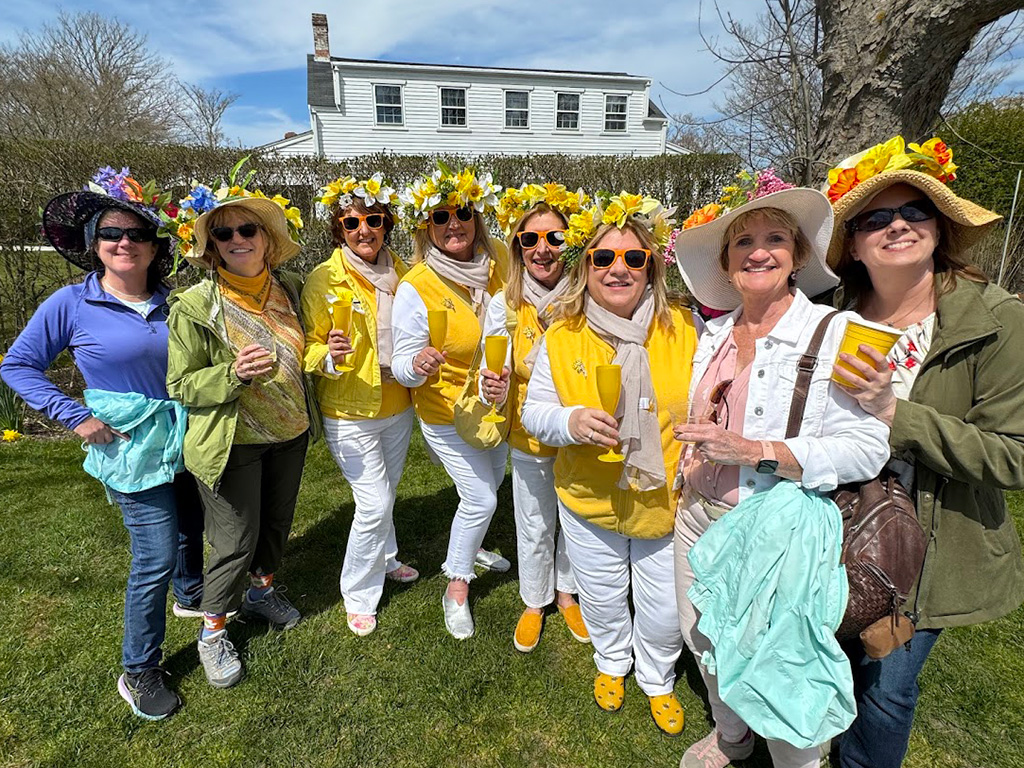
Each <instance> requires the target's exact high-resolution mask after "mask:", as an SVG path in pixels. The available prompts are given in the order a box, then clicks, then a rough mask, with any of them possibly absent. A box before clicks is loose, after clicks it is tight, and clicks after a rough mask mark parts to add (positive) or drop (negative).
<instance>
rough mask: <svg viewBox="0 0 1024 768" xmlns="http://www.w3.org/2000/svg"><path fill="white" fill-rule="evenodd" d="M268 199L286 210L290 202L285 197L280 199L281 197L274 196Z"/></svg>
mask: <svg viewBox="0 0 1024 768" xmlns="http://www.w3.org/2000/svg"><path fill="white" fill-rule="evenodd" d="M270 199H271V200H273V201H274V202H275V203H277V204H278V205H280V206H281V207H282V208H287V207H288V203H290V202H291V200H289V199H288V198H287V197H282V196H281V195H274V196H273V197H272V198H270Z"/></svg>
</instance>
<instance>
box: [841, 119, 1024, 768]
mask: <svg viewBox="0 0 1024 768" xmlns="http://www.w3.org/2000/svg"><path fill="white" fill-rule="evenodd" d="M878 169H883V170H878ZM955 169H956V166H955V165H953V163H952V153H951V152H950V151H949V149H948V148H947V147H946V146H945V144H943V143H942V142H941V141H940V140H939V139H932V140H931V141H928V142H926V143H925V144H923V145H921V146H918V145H916V144H911V145H909V147H907V146H905V145H904V142H903V139H902V138H900V137H896V138H894V139H892V140H891V141H889V142H886V143H884V144H880V145H878V146H876V147H873V148H872V149H870V150H868V151H867V152H866V153H861V154H860V155H857V156H854V157H853V158H850V159H849V160H847V161H844V162H843V163H842V164H841V165H840V167H838V168H836V169H834V170H833V171H832V172H831V173H830V174H829V198H830V199H831V200H832V203H833V207H834V210H835V215H836V231H835V235H834V236H833V239H832V243H831V246H830V250H829V264H830V266H832V267H833V269H834V270H835V271H836V273H837V274H838V275H839V276H840V278H842V280H843V298H842V301H843V303H845V304H846V305H848V306H850V307H852V308H853V309H855V310H857V311H858V312H860V314H861V315H863V316H864V317H865V318H866V319H867V320H871V321H873V322H877V323H884V324H887V325H889V326H892V327H894V328H898V329H901V330H902V331H903V336H902V337H901V338H900V339H899V340H898V341H897V342H896V346H895V347H894V348H893V350H892V351H891V352H890V353H889V355H888V358H883V357H882V356H881V355H880V354H878V353H877V352H874V350H870V348H869V347H866V346H864V345H862V346H861V347H860V349H861V351H862V352H864V353H865V354H869V356H870V357H871V358H872V359H874V360H875V364H876V365H875V368H876V369H875V370H872V368H871V367H870V366H868V365H866V364H865V363H863V362H860V361H858V360H857V359H856V358H854V357H852V356H850V355H844V356H843V359H844V361H845V362H847V363H848V364H850V365H851V366H853V367H854V368H856V369H857V370H858V371H859V372H860V373H861V374H862V376H856V375H854V374H850V373H847V372H845V371H844V369H843V368H840V367H839V366H835V367H834V371H835V372H836V373H837V374H838V375H840V376H843V378H844V379H846V380H847V381H848V382H849V385H850V389H851V391H852V393H853V395H854V396H855V397H856V398H857V400H858V401H859V402H860V404H861V406H862V407H863V408H864V409H865V410H867V411H869V412H870V413H873V414H875V415H876V416H878V417H879V418H880V419H882V420H883V421H885V422H886V423H887V424H889V425H890V426H891V428H892V432H891V436H890V445H891V449H892V459H891V460H890V468H892V469H894V470H895V471H896V472H898V473H899V475H900V477H901V480H902V481H903V483H904V485H905V486H906V487H907V488H908V489H912V491H913V494H912V495H913V497H914V499H915V501H916V506H917V514H918V519H919V521H920V523H921V525H922V527H923V528H924V530H925V532H926V533H927V535H928V549H927V553H926V555H925V561H924V566H923V569H922V571H921V575H920V578H919V579H918V583H917V584H916V585H915V588H914V590H913V591H912V593H911V595H910V597H909V599H908V601H907V602H906V604H905V605H904V610H905V611H906V613H907V615H908V616H909V617H910V618H911V620H913V621H916V624H917V631H916V634H915V635H914V637H913V639H912V640H911V642H910V644H909V652H904V651H903V650H897V651H895V652H893V653H891V654H889V655H888V656H886V657H885V658H884V659H880V660H873V659H871V658H868V657H867V656H866V655H865V654H864V650H863V648H861V647H860V644H859V643H858V644H857V647H856V648H849V649H848V650H847V653H848V654H849V655H850V658H851V661H852V663H853V665H854V682H855V688H856V697H857V710H858V716H857V720H856V721H855V722H854V724H853V726H852V727H851V728H850V730H849V731H847V732H846V733H845V734H844V736H843V737H842V741H841V743H840V756H841V765H842V766H843V768H854V767H857V768H859V767H861V766H870V767H871V768H888V767H889V766H899V765H900V764H901V763H902V761H903V756H904V755H905V754H906V750H907V743H908V740H909V737H910V728H911V724H912V721H913V716H914V708H915V706H916V704H917V696H918V686H917V676H918V674H919V673H920V671H921V668H922V666H923V665H924V662H925V660H926V659H927V657H928V653H929V652H930V651H931V649H932V646H933V645H934V644H935V642H936V640H937V639H938V636H939V633H940V632H941V631H942V629H944V628H946V627H958V626H964V625H968V624H977V623H980V622H983V621H989V620H991V619H995V618H998V617H1000V616H1003V615H1005V614H1007V613H1009V612H1010V611H1012V610H1014V609H1015V608H1016V607H1017V606H1018V605H1020V603H1021V601H1022V600H1024V565H1022V559H1021V545H1020V539H1019V538H1018V535H1017V531H1016V530H1015V528H1014V525H1013V520H1012V518H1011V517H1010V515H1009V512H1008V511H1007V507H1006V501H1005V499H1004V496H1003V492H1004V491H1006V490H1019V489H1022V488H1024V389H1022V385H1021V382H1024V355H1021V354H1020V347H1021V343H1022V341H1024V306H1022V305H1021V303H1020V302H1019V301H1017V300H1016V299H1015V298H1014V297H1013V296H1011V295H1010V294H1008V293H1006V292H1005V291H1003V290H1002V289H1001V288H999V287H998V286H995V285H993V284H992V283H990V282H989V280H988V278H987V277H985V275H984V274H983V273H982V272H981V271H980V270H978V269H977V268H976V267H974V266H973V265H971V264H970V262H969V261H968V260H967V257H966V255H965V252H966V248H967V247H969V246H970V245H971V244H973V243H974V242H976V241H977V240H978V239H979V238H980V237H981V236H982V235H983V234H984V233H985V232H986V230H987V229H988V227H989V226H990V225H991V224H993V223H994V222H996V221H997V220H998V219H999V218H1000V217H999V215H998V214H995V213H992V212H991V211H988V210H985V209H984V208H981V207H980V206H978V205H975V204H974V203H972V202H970V201H968V200H964V199H962V198H959V197H957V196H956V195H954V194H953V193H952V192H951V191H950V190H949V188H948V187H947V186H946V182H948V181H951V180H953V179H954V178H955Z"/></svg>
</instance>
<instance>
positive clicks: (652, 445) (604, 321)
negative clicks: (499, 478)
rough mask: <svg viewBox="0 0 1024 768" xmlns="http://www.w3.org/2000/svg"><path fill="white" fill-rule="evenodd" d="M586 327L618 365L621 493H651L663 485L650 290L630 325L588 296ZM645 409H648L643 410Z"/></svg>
mask: <svg viewBox="0 0 1024 768" xmlns="http://www.w3.org/2000/svg"><path fill="white" fill-rule="evenodd" d="M583 313H584V315H586V318H587V324H588V325H589V326H590V328H591V329H592V330H593V331H594V332H595V333H596V334H597V335H598V336H600V337H601V338H602V339H604V341H606V342H608V343H609V344H610V345H611V346H612V347H613V348H614V349H615V357H614V358H613V359H612V363H614V364H617V365H621V366H622V397H620V398H619V409H618V411H617V412H616V414H615V417H616V418H617V419H618V421H619V439H620V440H621V441H622V452H623V453H624V454H625V456H626V460H625V463H624V464H623V467H622V476H621V477H620V478H619V483H618V485H619V488H622V489H624V490H625V489H627V488H630V487H633V488H636V489H637V490H639V491H652V490H654V489H655V488H662V487H664V485H665V458H664V456H663V455H662V452H661V429H660V428H659V426H658V406H657V403H656V402H655V399H654V383H653V382H652V381H651V362H650V358H649V357H648V356H647V350H646V349H644V344H645V343H646V342H647V334H648V331H649V330H650V327H651V323H652V322H653V321H654V292H653V291H652V290H651V288H650V286H648V288H647V290H646V291H644V295H643V297H642V298H641V299H640V303H639V304H638V305H637V307H636V309H635V310H634V311H633V317H632V318H630V319H629V320H626V319H625V318H622V317H619V316H618V315H616V314H613V313H611V312H609V311H608V310H607V309H604V308H602V307H601V306H599V305H598V304H597V302H596V301H594V300H593V299H592V298H591V297H590V294H589V293H588V294H587V296H586V298H585V300H584V304H583ZM644 405H646V406H647V407H646V408H645V407H643V406H644Z"/></svg>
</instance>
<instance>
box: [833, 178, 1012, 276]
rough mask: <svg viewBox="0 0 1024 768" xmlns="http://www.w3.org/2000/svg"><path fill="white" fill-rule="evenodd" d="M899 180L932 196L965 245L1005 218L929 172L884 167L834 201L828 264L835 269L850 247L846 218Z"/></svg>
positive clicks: (978, 238)
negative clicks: (952, 188)
mask: <svg viewBox="0 0 1024 768" xmlns="http://www.w3.org/2000/svg"><path fill="white" fill-rule="evenodd" d="M896 184H909V185H910V186H912V187H915V188H916V189H919V190H921V191H922V192H924V193H925V194H926V195H927V196H928V199H929V200H931V201H932V202H933V203H934V204H935V207H936V208H938V209H939V210H940V211H941V212H942V214H943V215H944V216H945V217H946V218H947V219H949V220H950V221H952V222H953V223H954V224H955V225H957V226H958V227H959V228H960V230H961V235H962V242H963V244H964V246H971V245H974V243H976V242H977V241H978V240H980V239H981V238H982V236H984V234H985V232H986V231H987V230H988V227H989V226H991V225H992V224H995V223H996V222H997V221H999V220H1000V219H1001V218H1003V217H1002V216H1001V215H1000V214H998V213H995V212H994V211H990V210H988V209H987V208H982V207H981V206H980V205H978V204H977V203H972V202H971V201H970V200H965V199H964V198H962V197H957V196H956V195H955V194H953V191H952V190H951V189H950V188H949V187H947V186H946V185H945V184H943V183H942V182H941V181H939V180H938V179H936V178H935V177H934V176H929V175H928V174H927V173H921V172H920V171H911V170H906V169H904V170H899V171H883V172H882V173H879V174H877V175H876V176H872V177H871V178H870V179H867V180H866V181H862V182H861V183H860V184H858V185H857V186H856V187H854V188H853V189H851V190H850V191H849V192H847V193H846V194H845V195H843V196H842V197H841V198H839V199H838V200H837V201H836V202H835V204H834V205H833V210H834V211H835V215H836V228H835V232H834V233H833V236H832V242H831V243H830V245H829V248H828V265H829V266H830V267H832V268H833V269H835V267H836V266H837V265H838V264H839V260H840V258H842V255H843V252H844V251H845V250H846V240H847V238H848V237H849V232H848V231H847V229H846V222H848V221H850V220H851V219H852V218H853V217H854V216H857V215H858V214H860V213H862V212H863V211H864V209H865V208H867V206H868V205H869V204H870V203H871V200H872V199H873V198H874V197H875V195H877V194H878V193H879V192H881V191H883V190H885V189H888V188H889V187H892V186H895V185H896Z"/></svg>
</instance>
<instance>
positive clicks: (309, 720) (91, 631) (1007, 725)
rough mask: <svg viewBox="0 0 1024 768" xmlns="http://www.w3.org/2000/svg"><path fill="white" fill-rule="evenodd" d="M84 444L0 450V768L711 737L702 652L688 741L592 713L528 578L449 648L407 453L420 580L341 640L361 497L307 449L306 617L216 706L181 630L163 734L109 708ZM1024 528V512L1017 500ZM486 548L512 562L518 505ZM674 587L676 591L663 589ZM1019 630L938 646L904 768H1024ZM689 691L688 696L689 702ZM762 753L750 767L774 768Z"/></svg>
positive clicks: (403, 534)
mask: <svg viewBox="0 0 1024 768" xmlns="http://www.w3.org/2000/svg"><path fill="white" fill-rule="evenodd" d="M81 459H82V452H81V450H80V449H79V447H78V445H77V444H76V443H73V442H54V441H46V442H36V441H21V442H19V443H15V444H12V445H0V509H2V512H0V605H2V606H3V610H2V612H0V766H30V765H31V766H36V765H40V766H61V767H63V766H112V765H125V766H164V765H168V766H171V765H173V766H190V767H191V766H200V765H202V766H204V768H212V767H213V766H241V765H247V766H299V765H302V766H305V765H315V766H334V765H338V766H384V767H386V768H400V767H402V766H417V768H423V767H425V766H486V767H487V768H490V767H491V766H633V765H636V766H640V765H643V766H652V765H653V766H665V767H666V768H668V767H671V766H675V765H676V764H677V763H678V760H679V757H680V755H681V753H682V751H683V750H684V749H685V747H686V746H687V745H688V744H690V743H691V742H692V741H694V740H696V739H698V738H700V737H702V736H703V735H704V734H705V733H707V731H708V728H709V726H708V720H707V716H706V714H705V705H704V703H703V701H702V699H701V695H702V694H703V688H702V686H701V684H700V683H699V677H698V676H697V675H696V669H695V667H694V665H693V663H692V659H691V657H690V655H689V654H688V653H684V654H683V659H682V661H681V662H680V665H679V672H680V675H679V683H678V685H677V686H676V692H677V695H678V696H679V698H680V700H681V701H682V702H683V705H684V707H685V708H686V713H687V721H686V730H685V732H684V734H683V736H682V738H680V739H670V738H668V737H665V736H662V735H661V734H660V733H659V732H658V731H657V729H656V728H655V726H654V724H653V722H652V721H651V719H650V715H649V713H648V707H647V701H646V698H645V697H644V696H643V695H642V694H641V692H640V690H639V689H638V688H637V687H636V684H635V682H634V681H633V680H632V678H631V679H630V680H629V681H628V682H627V692H626V705H625V707H624V708H623V710H622V711H621V712H619V713H617V714H612V715H609V714H606V713H603V712H601V711H600V710H598V708H597V707H596V705H595V704H594V703H593V700H592V696H591V683H592V679H593V674H594V667H593V662H592V660H591V651H590V648H589V646H583V645H580V644H578V643H576V642H575V641H573V640H572V638H571V637H570V635H569V633H568V631H567V630H566V629H565V626H564V624H563V622H562V621H561V618H560V617H559V616H558V615H557V614H554V615H553V616H550V617H549V619H548V622H547V626H546V630H545V635H544V638H543V640H542V642H541V644H540V647H539V648H538V649H537V650H536V651H535V652H534V653H532V654H529V655H524V654H519V653H516V651H514V650H513V648H512V642H511V641H512V629H513V627H514V625H515V621H516V619H517V617H518V615H519V612H520V610H521V604H520V602H519V596H518V590H517V582H516V579H515V569H514V568H513V571H512V572H511V573H509V574H486V575H483V576H482V577H481V578H480V579H478V580H477V581H476V582H474V584H473V594H472V600H473V609H474V614H475V616H476V620H477V635H476V637H474V638H473V639H472V640H469V641H466V642H462V643H459V642H457V641H455V640H453V639H452V638H451V637H449V636H448V634H447V633H446V632H445V630H444V626H443V622H442V617H441V606H440V594H441V591H442V588H443V586H444V578H443V576H442V575H441V574H440V563H441V560H442V559H443V557H444V552H445V548H446V545H447V539H448V525H449V521H450V517H451V513H452V510H453V509H454V507H455V504H456V496H455V493H454V490H453V489H452V488H451V486H450V484H449V482H448V481H447V477H446V476H445V475H444V473H443V471H441V470H440V469H436V468H434V467H432V466H431V465H430V463H429V461H428V460H427V458H426V454H425V452H424V450H423V444H422V441H421V440H420V439H419V437H418V435H417V436H416V437H415V438H414V443H413V447H412V451H411V453H410V458H409V466H408V468H407V470H406V475H405V478H404V480H403V483H402V488H401V493H400V497H399V502H398V506H397V509H396V515H395V517H396V526H397V529H398V537H399V542H400V544H401V555H402V557H403V559H405V560H406V561H407V562H410V563H412V564H413V565H415V566H416V567H418V568H419V569H420V570H421V572H422V573H423V578H421V580H420V581H419V582H417V583H415V584H412V585H395V584H392V583H390V582H389V583H388V586H387V587H386V589H385V593H384V600H383V602H382V605H381V608H380V614H379V620H380V625H379V628H378V630H377V632H375V633H374V634H373V635H371V636H369V637H367V638H357V637H355V636H354V635H352V634H351V633H350V632H349V630H348V628H347V627H346V626H345V616H344V608H343V606H342V604H341V596H340V594H339V592H338V573H339V570H340V565H341V558H342V554H343V552H344V547H345V540H346V537H347V535H348V527H349V524H350V522H351V518H352V498H351V494H350V493H349V489H348V486H347V485H346V484H345V483H344V481H343V480H342V478H341V474H340V472H339V471H338V470H337V468H336V467H335V465H334V463H333V462H332V461H331V459H330V457H329V456H328V455H327V452H326V450H325V449H324V447H323V445H318V446H315V447H314V449H313V450H312V451H311V453H310V458H309V462H308V464H307V468H306V475H305V478H304V482H303V488H302V495H301V496H300V499H299V507H298V512H297V515H296V521H295V527H294V530H293V532H292V538H291V541H290V543H289V546H288V549H287V551H286V554H285V562H284V566H283V568H282V570H281V573H280V578H281V581H282V582H283V583H285V584H287V585H288V587H289V595H290V596H291V598H292V599H293V600H294V602H295V604H296V605H297V606H298V607H299V609H300V610H301V611H302V612H303V614H304V615H305V617H306V619H305V621H304V622H303V623H302V624H300V625H299V627H297V628H296V629H294V630H292V631H290V632H287V633H276V632H271V631H268V630H266V629H265V627H264V626H260V625H252V624H249V625H246V624H244V623H242V622H240V621H235V622H234V623H233V624H232V625H231V637H232V639H233V640H234V641H235V643H236V645H237V646H238V647H239V648H240V649H241V651H242V653H243V656H244V658H245V661H246V665H247V673H248V674H247V677H246V678H245V680H243V682H242V683H241V684H240V685H238V686H237V687H236V688H233V689H231V690H229V691H216V690H214V689H212V688H210V687H209V686H208V685H207V683H206V680H205V678H204V676H203V671H202V669H201V668H200V666H199V660H198V658H197V655H196V650H195V638H196V633H197V631H198V626H199V625H198V622H197V621H195V620H182V619H175V618H173V617H170V618H169V619H168V633H167V641H166V643H165V646H164V648H165V652H166V654H167V657H166V660H165V661H166V666H167V668H168V670H169V671H170V673H171V675H172V678H173V682H174V685H175V686H176V687H177V689H178V690H179V691H180V693H181V695H182V698H183V699H184V700H185V707H184V708H183V709H182V710H181V711H180V712H179V713H178V714H176V715H175V716H174V717H172V718H170V719H168V720H166V721H164V722H160V723H146V722H144V721H142V720H139V719H137V718H135V717H133V716H132V715H131V713H130V711H129V709H128V707H127V706H126V705H125V704H124V702H123V701H122V700H121V699H120V697H119V696H118V695H117V691H116V685H115V683H116V680H117V676H118V674H120V664H119V661H120V644H121V611H122V599H123V593H124V582H125V579H126V576H127V572H128V561H129V552H128V538H127V534H126V532H125V530H124V528H123V526H122V524H121V520H120V514H119V511H118V510H117V508H116V507H112V506H108V505H107V502H106V499H105V497H104V494H103V491H102V489H101V488H100V486H99V484H98V483H96V482H95V481H94V480H92V479H91V478H89V477H87V476H86V475H85V473H84V472H82V471H81V469H80V466H79V465H80V463H81ZM1011 503H1012V506H1013V508H1014V512H1015V515H1016V517H1017V522H1018V526H1020V525H1021V524H1022V523H1024V495H1020V494H1017V495H1014V496H1013V497H1012V500H1011ZM487 543H488V544H489V545H490V546H491V547H494V548H497V549H500V550H501V551H502V552H503V553H505V554H506V555H508V556H510V557H511V558H512V560H513V563H514V562H515V531H514V525H513V521H512V507H511V491H510V489H509V484H508V482H506V484H505V486H504V487H503V488H502V493H501V497H500V504H499V509H498V513H497V515H496V516H495V519H494V523H493V524H492V526H491V532H490V533H489V535H488V537H487ZM668 588H670V585H666V589H668ZM1022 648H1024V612H1022V611H1017V612H1016V613H1015V614H1013V615H1012V616H1011V617H1009V618H1007V619H1003V620H1001V621H998V622H995V623H992V624H988V625H985V626H982V627H976V628H972V629H966V630H954V631H950V632H948V633H946V634H945V635H944V636H943V638H942V639H941V640H940V642H939V644H938V646H937V647H936V650H935V652H934V653H933V655H932V658H931V660H930V662H929V664H928V666H927V667H926V669H925V674H924V675H923V677H922V681H921V684H922V689H923V693H922V698H921V704H920V707H919V710H918V718H917V726H916V729H915V731H914V735H913V738H912V741H911V752H910V756H909V758H908V760H907V762H906V765H908V766H915V767H917V768H923V767H924V766H1006V767H1007V768H1009V767H1010V766H1018V765H1020V763H1021V757H1020V755H1021V754H1024V686H1022V685H1021V680H1022V679H1024V653H1022V651H1021V649H1022ZM695 691H696V692H695ZM770 764H771V763H770V760H769V758H768V755H767V751H766V750H765V749H764V747H763V745H762V746H760V747H759V750H758V752H757V753H756V754H755V758H754V759H753V760H750V761H748V762H747V765H751V766H769V765H770Z"/></svg>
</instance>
